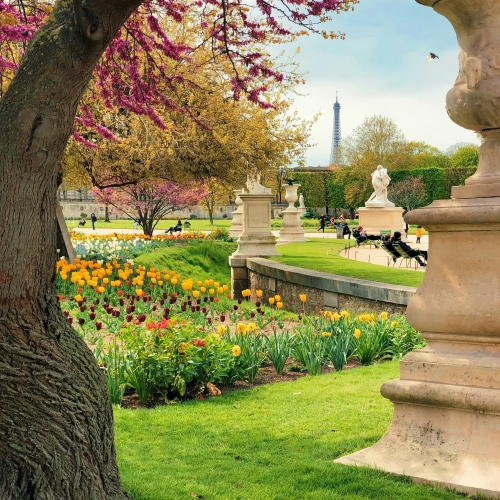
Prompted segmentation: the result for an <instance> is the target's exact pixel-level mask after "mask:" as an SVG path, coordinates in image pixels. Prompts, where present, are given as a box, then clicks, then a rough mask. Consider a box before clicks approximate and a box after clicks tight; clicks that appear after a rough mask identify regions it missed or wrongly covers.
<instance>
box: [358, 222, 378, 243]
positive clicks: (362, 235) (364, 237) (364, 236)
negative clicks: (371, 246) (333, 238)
mask: <svg viewBox="0 0 500 500" xmlns="http://www.w3.org/2000/svg"><path fill="white" fill-rule="evenodd" d="M352 235H353V236H354V237H355V238H356V241H357V242H358V243H363V242H364V241H366V240H371V241H375V240H380V239H381V237H380V236H377V235H375V234H366V231H365V230H364V229H363V227H362V226H358V227H357V228H356V229H355V230H354V231H353V232H352Z"/></svg>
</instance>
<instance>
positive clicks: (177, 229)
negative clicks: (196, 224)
mask: <svg viewBox="0 0 500 500" xmlns="http://www.w3.org/2000/svg"><path fill="white" fill-rule="evenodd" d="M181 231H182V222H181V220H180V219H178V220H177V224H176V225H175V226H170V227H169V228H168V229H167V230H166V231H165V234H174V233H176V232H179V233H180V232H181Z"/></svg>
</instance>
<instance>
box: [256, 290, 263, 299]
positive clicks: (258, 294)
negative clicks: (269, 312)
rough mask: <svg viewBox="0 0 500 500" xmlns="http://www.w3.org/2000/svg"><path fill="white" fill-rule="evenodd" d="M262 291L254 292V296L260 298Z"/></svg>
mask: <svg viewBox="0 0 500 500" xmlns="http://www.w3.org/2000/svg"><path fill="white" fill-rule="evenodd" d="M262 293H263V292H262V290H255V295H257V297H259V298H260V297H262Z"/></svg>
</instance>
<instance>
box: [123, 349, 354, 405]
mask: <svg viewBox="0 0 500 500" xmlns="http://www.w3.org/2000/svg"><path fill="white" fill-rule="evenodd" d="M298 366H299V365H297V363H295V362H294V360H292V359H289V360H288V361H287V363H286V365H285V369H284V370H283V373H282V374H281V375H278V374H277V373H276V372H275V371H274V367H273V365H272V364H270V363H269V364H264V365H262V366H261V367H260V369H259V373H258V374H257V377H256V379H255V382H247V381H244V380H238V381H237V382H235V383H234V384H232V385H230V386H229V387H224V386H223V385H222V384H219V385H217V388H218V389H219V390H220V391H221V393H222V394H221V395H222V396H223V395H224V394H225V393H228V392H232V391H240V390H244V389H252V388H253V387H256V386H258V385H264V384H276V383H279V382H290V381H292V380H297V379H298V378H301V377H306V376H307V371H306V370H305V368H302V369H303V370H304V371H295V370H294V367H298ZM360 366H361V363H360V362H359V360H358V359H357V358H352V359H350V360H349V361H348V362H347V363H346V365H345V366H344V370H350V369H351V368H359V367H360ZM290 367H292V370H290ZM332 371H334V369H333V367H331V366H325V368H324V369H323V371H322V372H321V373H322V374H325V373H330V372H332ZM193 396H195V395H193ZM210 397H218V396H211V395H207V394H203V395H199V394H197V395H196V396H195V398H196V399H205V398H210ZM185 399H193V397H187V398H185ZM176 402H178V400H173V401H165V398H163V397H156V398H154V399H152V400H151V401H148V402H147V403H141V402H140V401H139V398H138V397H137V394H136V393H135V392H133V391H131V392H126V393H125V395H124V397H123V401H122V407H123V408H128V409H132V410H134V409H139V408H146V409H147V408H155V407H156V406H164V405H169V404H175V403H176Z"/></svg>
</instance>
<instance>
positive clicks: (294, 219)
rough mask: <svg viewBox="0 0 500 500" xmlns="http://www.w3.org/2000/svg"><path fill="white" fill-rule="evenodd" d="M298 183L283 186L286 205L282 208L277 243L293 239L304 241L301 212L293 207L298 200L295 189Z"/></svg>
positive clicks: (288, 241)
mask: <svg viewBox="0 0 500 500" xmlns="http://www.w3.org/2000/svg"><path fill="white" fill-rule="evenodd" d="M299 187H300V184H293V185H291V186H285V190H286V195H285V200H286V201H287V202H288V207H287V208H286V209H285V210H283V212H282V215H283V219H282V222H281V230H280V235H279V238H278V240H277V241H276V244H277V245H283V244H285V243H291V242H294V241H306V238H305V236H304V230H303V229H302V222H301V220H300V216H301V212H300V211H299V210H298V209H296V208H295V205H294V204H295V202H296V201H297V200H298V196H297V189H298V188H299Z"/></svg>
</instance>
